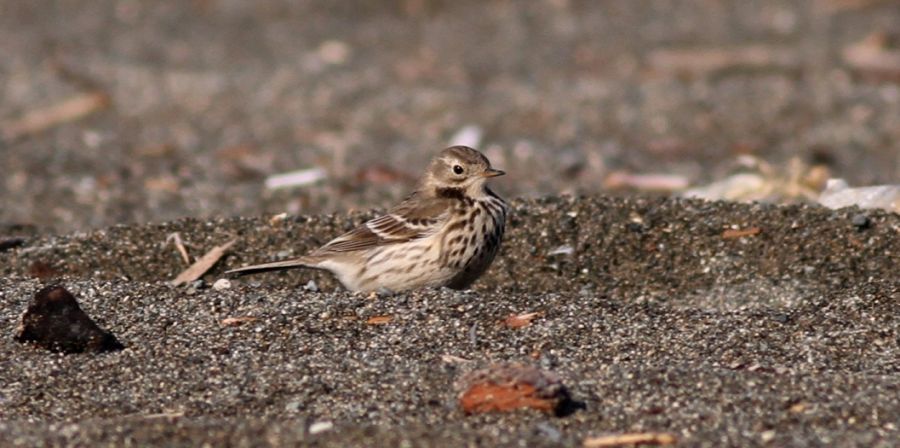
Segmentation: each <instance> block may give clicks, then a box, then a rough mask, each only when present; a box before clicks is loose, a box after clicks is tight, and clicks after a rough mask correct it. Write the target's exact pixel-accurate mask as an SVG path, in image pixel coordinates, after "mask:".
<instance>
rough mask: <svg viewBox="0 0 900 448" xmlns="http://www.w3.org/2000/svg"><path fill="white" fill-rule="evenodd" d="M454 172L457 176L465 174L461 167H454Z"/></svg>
mask: <svg viewBox="0 0 900 448" xmlns="http://www.w3.org/2000/svg"><path fill="white" fill-rule="evenodd" d="M453 172H454V173H456V174H462V173H463V167H461V166H459V165H453Z"/></svg>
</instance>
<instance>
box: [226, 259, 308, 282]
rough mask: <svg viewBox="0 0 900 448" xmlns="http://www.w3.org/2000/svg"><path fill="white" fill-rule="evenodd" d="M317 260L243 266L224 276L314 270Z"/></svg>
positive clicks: (227, 272)
mask: <svg viewBox="0 0 900 448" xmlns="http://www.w3.org/2000/svg"><path fill="white" fill-rule="evenodd" d="M317 261H318V260H316V259H314V258H311V257H301V258H295V259H293V260H285V261H274V262H272V263H263V264H255V265H253V266H244V267H242V268H237V269H232V270H230V271H225V274H226V275H230V276H235V277H237V276H241V275H248V274H258V273H260V272H269V271H281V270H285V269H296V268H315V267H316V265H317V264H318V263H317Z"/></svg>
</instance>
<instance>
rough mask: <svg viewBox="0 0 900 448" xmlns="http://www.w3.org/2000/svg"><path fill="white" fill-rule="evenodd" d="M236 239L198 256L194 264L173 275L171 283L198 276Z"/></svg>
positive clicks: (211, 265)
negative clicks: (175, 275)
mask: <svg viewBox="0 0 900 448" xmlns="http://www.w3.org/2000/svg"><path fill="white" fill-rule="evenodd" d="M236 241H237V240H236V239H233V240H231V241H229V242H227V243H225V244H223V245H221V246H216V247H214V248H212V250H210V251H209V252H207V253H206V254H205V255H203V256H202V257H200V259H199V260H197V261H195V262H194V264H192V265H191V266H190V267H188V268H187V269H185V270H184V271H182V272H181V274H178V277H175V280H172V285H173V286H178V285H183V284H185V283H190V282H192V281H194V280H197V279H198V278H200V277H201V276H202V275H203V274H205V273H206V271H208V270H209V268H211V267H213V265H214V264H216V262H218V261H219V259H220V258H222V256H224V255H225V252H226V251H227V250H228V249H230V248H231V246H233V245H234V243H235V242H236Z"/></svg>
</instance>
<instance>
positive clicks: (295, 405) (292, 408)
mask: <svg viewBox="0 0 900 448" xmlns="http://www.w3.org/2000/svg"><path fill="white" fill-rule="evenodd" d="M284 410H285V411H286V412H297V411H299V410H300V402H299V401H292V402H290V403H288V404H286V405H284Z"/></svg>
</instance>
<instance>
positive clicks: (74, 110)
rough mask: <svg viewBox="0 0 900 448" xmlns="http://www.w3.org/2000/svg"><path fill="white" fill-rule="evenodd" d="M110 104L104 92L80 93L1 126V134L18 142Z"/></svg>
mask: <svg viewBox="0 0 900 448" xmlns="http://www.w3.org/2000/svg"><path fill="white" fill-rule="evenodd" d="M109 103H110V99H109V95H107V94H106V93H104V92H99V91H95V92H88V93H80V94H77V95H75V96H72V97H70V98H68V99H66V100H63V101H61V102H59V103H56V104H54V105H51V106H48V107H45V108H42V109H35V110H32V111H31V112H28V113H26V114H25V115H24V116H22V117H20V118H18V119H15V120H12V121H9V122H7V123H4V124H3V125H2V126H0V134H2V136H3V138H4V139H6V140H17V139H19V138H22V137H26V136H28V135H32V134H37V133H39V132H42V131H45V130H47V129H50V128H53V127H55V126H58V125H60V124H64V123H68V122H70V121H75V120H78V119H80V118H82V117H85V116H87V115H90V114H92V113H94V112H97V111H100V110H103V109H105V108H106V107H108V106H109Z"/></svg>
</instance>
